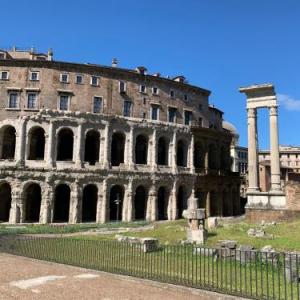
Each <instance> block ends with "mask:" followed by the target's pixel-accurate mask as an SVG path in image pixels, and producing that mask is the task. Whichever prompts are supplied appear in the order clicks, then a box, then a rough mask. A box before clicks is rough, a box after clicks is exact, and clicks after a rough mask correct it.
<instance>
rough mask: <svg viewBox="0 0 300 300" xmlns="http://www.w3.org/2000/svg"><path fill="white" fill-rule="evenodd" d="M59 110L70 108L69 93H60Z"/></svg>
mask: <svg viewBox="0 0 300 300" xmlns="http://www.w3.org/2000/svg"><path fill="white" fill-rule="evenodd" d="M59 110H69V96H68V95H60V98H59Z"/></svg>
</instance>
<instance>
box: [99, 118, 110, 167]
mask: <svg viewBox="0 0 300 300" xmlns="http://www.w3.org/2000/svg"><path fill="white" fill-rule="evenodd" d="M109 131H110V125H109V123H107V124H106V126H105V132H104V143H103V144H104V145H100V151H101V149H102V151H103V152H102V153H103V161H102V165H103V168H105V169H107V168H108V167H109V166H110V148H111V145H110V138H109ZM99 157H101V156H99ZM100 161H101V160H100Z"/></svg>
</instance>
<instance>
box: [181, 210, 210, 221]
mask: <svg viewBox="0 0 300 300" xmlns="http://www.w3.org/2000/svg"><path fill="white" fill-rule="evenodd" d="M182 216H183V217H184V218H185V219H189V220H191V219H193V220H203V219H205V209H203V208H195V209H186V210H184V211H183V213H182Z"/></svg>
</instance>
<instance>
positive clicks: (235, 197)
mask: <svg viewBox="0 0 300 300" xmlns="http://www.w3.org/2000/svg"><path fill="white" fill-rule="evenodd" d="M231 198H232V199H231V201H232V212H233V215H234V216H238V215H240V214H241V198H240V193H239V191H238V190H236V189H233V190H232V192H231Z"/></svg>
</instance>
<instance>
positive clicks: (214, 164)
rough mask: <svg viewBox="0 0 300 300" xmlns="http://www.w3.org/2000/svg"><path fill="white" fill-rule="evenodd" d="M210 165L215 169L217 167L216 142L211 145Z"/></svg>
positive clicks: (209, 153)
mask: <svg viewBox="0 0 300 300" xmlns="http://www.w3.org/2000/svg"><path fill="white" fill-rule="evenodd" d="M208 167H209V168H210V169H213V170H215V169H217V148H216V146H215V145H214V144H211V145H209V150H208Z"/></svg>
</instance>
